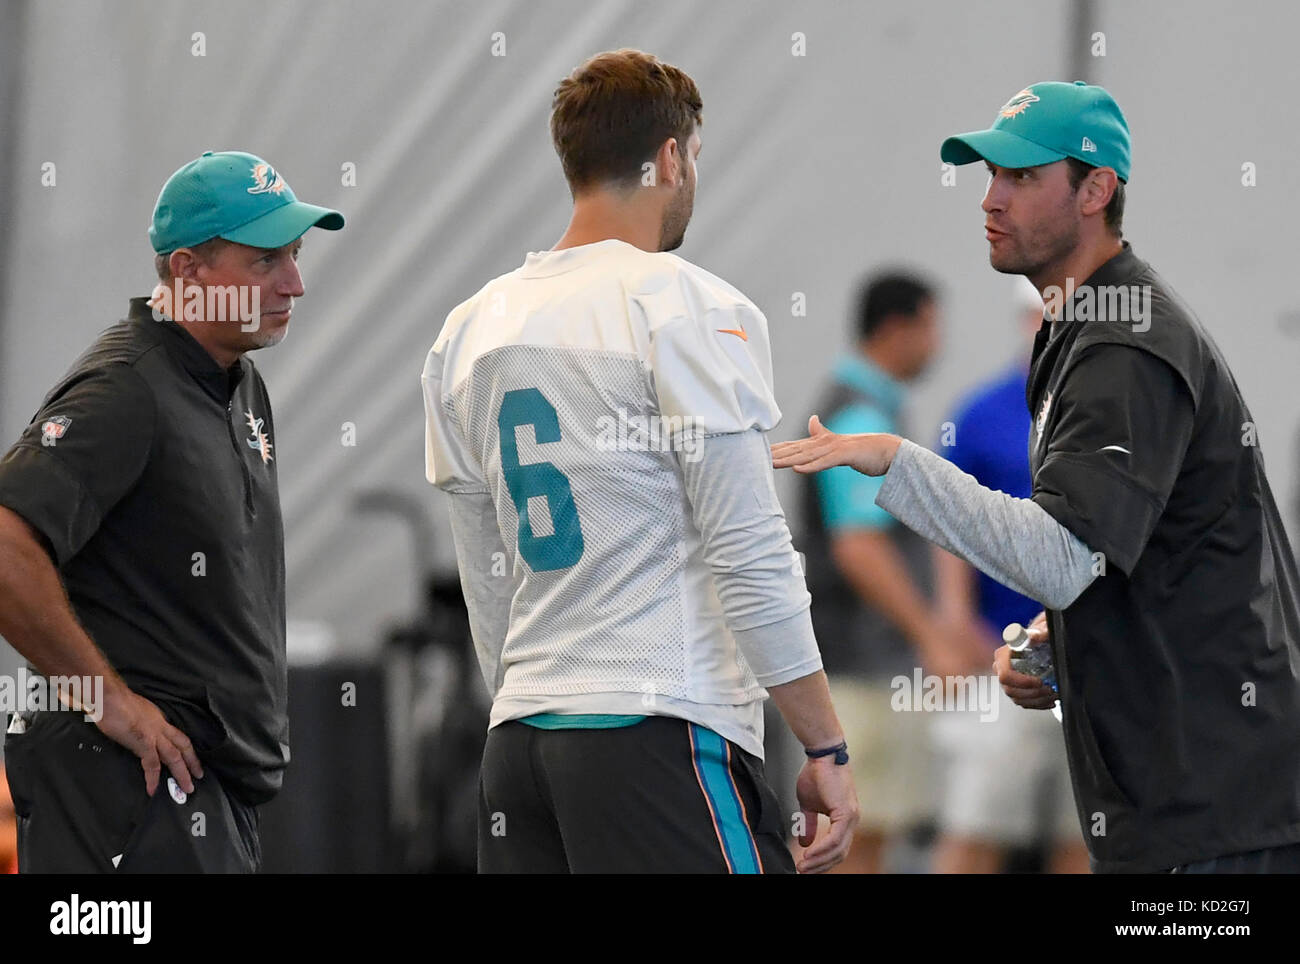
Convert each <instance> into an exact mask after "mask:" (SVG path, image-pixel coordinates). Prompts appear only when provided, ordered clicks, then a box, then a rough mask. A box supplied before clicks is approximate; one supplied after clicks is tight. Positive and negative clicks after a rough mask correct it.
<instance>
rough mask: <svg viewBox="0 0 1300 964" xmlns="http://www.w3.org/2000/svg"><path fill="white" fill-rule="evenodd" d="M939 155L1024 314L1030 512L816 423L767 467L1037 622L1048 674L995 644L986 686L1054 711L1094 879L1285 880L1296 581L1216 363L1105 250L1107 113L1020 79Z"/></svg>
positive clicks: (1241, 417)
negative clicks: (839, 480) (1031, 289)
mask: <svg viewBox="0 0 1300 964" xmlns="http://www.w3.org/2000/svg"><path fill="white" fill-rule="evenodd" d="M940 154H941V156H942V158H943V159H944V160H945V161H947V162H948V163H950V164H970V163H975V162H977V161H983V162H984V165H985V167H986V168H987V170H988V173H989V181H988V188H987V190H986V191H985V194H984V200H983V203H982V205H981V207H982V208H983V211H984V216H985V222H984V228H985V236H986V238H987V239H988V244H989V262H990V263H991V264H992V265H993V267H994V268H995V269H996V270H998V271H1001V272H1003V273H1007V274H1021V275H1024V276H1025V277H1027V278H1028V279H1029V280H1030V281H1031V282H1033V284H1034V285H1035V287H1037V289H1038V291H1039V293H1040V294H1041V295H1042V297H1043V301H1044V304H1045V305H1046V306H1047V313H1046V317H1045V318H1044V320H1043V325H1042V327H1041V328H1040V330H1039V332H1038V335H1037V337H1036V339H1035V341H1034V353H1033V360H1032V363H1031V368H1030V373H1029V382H1028V388H1027V402H1028V404H1029V411H1030V414H1031V415H1032V416H1033V421H1032V425H1031V428H1030V435H1029V455H1030V470H1031V474H1032V477H1033V489H1032V495H1031V497H1030V498H1027V499H1017V498H1012V497H1010V496H1006V495H1003V494H1002V493H998V492H993V491H992V490H990V489H986V488H985V487H983V486H981V485H980V484H979V483H978V482H977V481H976V480H975V479H974V478H973V477H972V476H969V475H966V474H965V473H963V472H961V471H960V470H958V469H957V468H956V467H955V466H953V465H952V464H951V463H949V462H947V461H945V460H944V459H942V458H940V457H939V456H937V455H935V454H934V453H932V452H929V451H927V450H926V449H923V448H921V447H920V446H918V445H915V444H913V443H912V442H909V441H906V440H904V439H901V438H899V437H898V436H896V435H889V434H864V435H836V434H835V433H832V432H827V431H826V430H825V429H824V428H823V427H822V426H821V424H820V423H819V422H818V420H817V418H816V417H815V416H814V418H813V419H812V420H811V421H810V423H809V431H810V433H811V437H810V438H808V439H803V440H800V441H796V442H787V443H783V444H780V445H776V446H774V447H773V450H772V451H773V459H774V464H775V465H776V466H777V467H778V468H780V467H787V466H788V467H793V468H795V469H796V471H799V472H816V471H819V470H821V469H824V468H827V467H830V466H832V465H852V466H853V467H854V468H856V469H857V470H858V471H860V472H863V473H864V474H866V475H873V476H878V475H884V476H885V481H884V482H883V483H882V485H881V487H880V491H879V494H878V495H877V497H876V504H877V505H879V506H881V507H882V508H884V509H885V510H887V511H888V512H889V513H890V514H891V515H893V516H894V517H895V518H897V519H899V520H900V521H902V522H903V523H905V524H906V525H908V526H910V527H911V528H913V529H915V530H916V531H917V532H919V533H920V534H921V535H923V536H925V537H926V538H928V539H930V540H932V541H934V542H936V543H938V544H939V545H941V546H942V547H943V548H945V549H947V550H949V551H950V552H953V553H954V554H956V555H958V556H960V557H962V558H963V559H965V560H967V561H968V562H970V563H971V564H972V565H974V566H976V567H977V568H979V569H980V570H982V571H983V572H985V573H987V574H988V575H989V576H991V577H992V578H994V579H996V580H998V581H999V582H1001V583H1003V584H1004V585H1006V586H1008V587H1010V588H1011V589H1014V590H1016V591H1017V592H1020V593H1022V594H1024V595H1026V596H1030V597H1031V598H1033V599H1036V600H1038V601H1039V602H1040V603H1042V604H1043V605H1044V607H1045V612H1044V613H1042V614H1040V615H1039V617H1038V618H1037V619H1036V620H1035V621H1034V623H1033V624H1032V625H1031V626H1030V630H1029V635H1030V638H1031V640H1033V641H1035V642H1037V643H1039V644H1043V643H1046V644H1047V645H1049V646H1050V651H1051V655H1052V663H1053V670H1052V671H1051V672H1050V673H1049V672H1045V673H1044V675H1043V676H1042V678H1040V677H1038V676H1031V675H1027V674H1025V673H1020V672H1016V671H1014V670H1012V668H1011V663H1010V653H1009V649H1008V647H1006V646H1004V647H1002V648H1001V649H999V650H998V652H997V656H996V660H995V663H994V670H995V672H997V674H998V678H999V680H1000V682H1001V684H1002V687H1003V689H1004V690H1005V691H1006V693H1007V695H1008V696H1009V697H1010V698H1011V699H1012V700H1013V701H1015V702H1016V703H1017V704H1019V705H1020V706H1022V707H1026V708H1029V709H1037V710H1043V709H1050V708H1053V707H1055V706H1056V705H1057V703H1058V702H1059V704H1060V706H1059V709H1060V711H1061V713H1062V723H1063V730H1064V738H1065V746H1066V752H1067V756H1068V758H1069V763H1070V775H1071V780H1072V782H1073V785H1074V797H1075V804H1076V807H1077V809H1078V813H1079V821H1080V824H1081V826H1082V829H1083V835H1084V838H1085V840H1086V842H1087V844H1088V849H1089V852H1090V856H1091V862H1092V867H1093V870H1095V871H1101V872H1118V871H1123V872H1153V871H1176V872H1185V873H1285V872H1290V873H1300V576H1298V575H1297V572H1296V564H1295V559H1294V557H1293V555H1292V553H1291V550H1290V547H1289V544H1288V542H1287V537H1286V533H1285V530H1284V529H1283V527H1282V522H1281V518H1280V516H1279V514H1278V510H1277V505H1276V503H1275V501H1274V499H1273V494H1272V491H1271V489H1270V488H1269V484H1268V478H1267V476H1266V475H1265V473H1264V460H1263V455H1262V453H1261V450H1260V446H1259V441H1258V438H1257V437H1256V434H1255V421H1254V419H1253V418H1252V417H1251V414H1250V410H1249V409H1248V408H1247V406H1246V403H1245V401H1244V400H1243V398H1242V396H1241V393H1240V391H1239V390H1238V388H1237V385H1236V382H1235V381H1234V380H1233V377H1232V374H1231V372H1230V371H1229V368H1228V364H1227V362H1226V361H1225V360H1224V358H1223V355H1222V354H1221V353H1220V351H1219V349H1218V347H1217V346H1216V345H1215V344H1214V341H1213V340H1212V339H1211V338H1210V336H1209V335H1208V334H1207V333H1206V332H1205V330H1204V328H1203V327H1202V326H1201V323H1200V321H1199V320H1198V319H1197V318H1196V316H1195V315H1194V314H1193V313H1192V311H1191V309H1190V308H1188V307H1187V305H1186V304H1185V303H1184V302H1183V301H1182V300H1181V299H1180V298H1179V297H1178V295H1177V294H1176V293H1175V292H1174V291H1173V290H1172V288H1170V286H1169V285H1168V283H1167V282H1165V281H1164V279H1162V278H1161V277H1160V275H1159V274H1157V273H1156V271H1155V270H1154V269H1153V268H1152V267H1151V266H1150V265H1149V264H1147V263H1146V262H1145V261H1143V260H1142V259H1140V258H1138V256H1137V255H1136V254H1135V253H1134V252H1133V249H1132V247H1131V246H1130V245H1129V243H1128V242H1127V241H1125V240H1123V237H1122V218H1123V212H1124V190H1125V185H1126V184H1127V183H1128V180H1129V173H1130V157H1131V151H1130V145H1129V129H1128V124H1127V123H1126V121H1125V120H1124V115H1123V114H1122V113H1121V111H1120V109H1119V106H1118V105H1117V104H1116V103H1115V101H1114V99H1113V98H1112V97H1111V95H1110V94H1109V93H1108V92H1106V91H1105V90H1103V89H1102V88H1100V87H1093V86H1089V85H1087V84H1083V83H1076V84H1064V83H1042V84H1034V85H1033V86H1031V87H1026V88H1025V89H1024V90H1021V91H1020V92H1019V93H1017V94H1016V95H1015V96H1013V97H1012V98H1011V99H1010V100H1008V101H1007V102H1006V103H1005V104H1003V105H1002V107H1001V108H999V110H998V112H997V116H996V117H995V118H994V121H993V124H992V126H991V127H990V128H988V129H987V130H982V131H974V132H971V133H968V134H958V135H956V136H955V137H950V138H948V139H947V140H946V141H944V143H943V146H942V147H941V149H940ZM1008 629H1009V630H1011V634H1012V635H1014V634H1015V633H1017V632H1018V630H1017V628H1015V627H1014V626H1013V627H1008ZM1016 765H1017V762H1016V761H1015V760H1014V759H1008V760H1007V761H1006V766H1009V767H1010V766H1016Z"/></svg>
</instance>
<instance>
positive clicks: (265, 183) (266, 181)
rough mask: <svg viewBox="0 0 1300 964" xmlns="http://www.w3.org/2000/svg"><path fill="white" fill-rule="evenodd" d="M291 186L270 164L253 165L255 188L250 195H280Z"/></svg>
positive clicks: (253, 187)
mask: <svg viewBox="0 0 1300 964" xmlns="http://www.w3.org/2000/svg"><path fill="white" fill-rule="evenodd" d="M288 186H289V185H288V184H286V183H285V181H284V178H282V177H280V175H279V174H277V173H276V170H275V168H273V167H272V166H271V165H270V164H254V165H253V186H252V187H250V188H249V189H248V193H249V194H280V193H281V192H283V191H284V189H285V188H286V187H288Z"/></svg>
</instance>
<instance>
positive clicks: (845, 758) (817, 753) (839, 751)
mask: <svg viewBox="0 0 1300 964" xmlns="http://www.w3.org/2000/svg"><path fill="white" fill-rule="evenodd" d="M803 752H804V753H805V754H807V756H808V759H810V760H816V759H819V758H821V757H824V756H830V755H831V754H832V753H834V754H835V765H836V766H837V767H842V766H844V764H846V763H848V762H849V744H848V742H847V741H843V742H841V743H839V744H838V745H836V746H828V747H826V749H824V750H809V749H807V748H805V749H804V751H803Z"/></svg>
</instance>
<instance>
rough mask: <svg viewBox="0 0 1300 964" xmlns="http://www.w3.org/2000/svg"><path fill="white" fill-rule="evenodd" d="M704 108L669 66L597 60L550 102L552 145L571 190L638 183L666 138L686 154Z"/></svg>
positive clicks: (629, 54) (611, 55) (635, 58)
mask: <svg viewBox="0 0 1300 964" xmlns="http://www.w3.org/2000/svg"><path fill="white" fill-rule="evenodd" d="M703 108H704V103H703V101H702V100H700V91H699V88H697V87H696V86H695V81H693V80H691V78H690V77H688V76H687V75H686V74H685V73H683V72H682V71H680V70H678V69H677V68H676V67H673V66H672V65H671V64H665V63H662V62H661V61H660V60H659V59H658V58H656V57H654V56H653V55H651V54H647V53H644V52H643V51H640V50H632V49H629V48H624V49H622V50H613V51H606V52H605V53H600V54H596V56H594V57H592V58H591V59H590V60H588V61H587V62H586V63H584V64H582V65H580V66H579V67H578V68H576V69H575V70H574V71H573V73H571V74H570V75H569V76H568V77H566V78H564V80H562V81H560V83H559V86H557V87H556V88H555V96H554V97H553V98H552V100H551V140H552V141H553V142H554V143H555V153H557V154H559V155H560V163H561V164H563V165H564V176H565V177H566V178H567V179H568V181H569V189H570V190H571V191H573V192H574V193H575V194H576V193H577V192H578V191H580V190H583V189H584V188H587V187H591V186H593V185H596V184H602V183H608V182H613V183H615V184H620V185H630V184H632V183H635V182H638V181H639V180H640V177H641V165H642V164H643V163H644V162H646V161H647V160H649V159H650V158H652V157H654V155H655V152H656V151H658V150H659V147H660V146H661V145H662V144H663V142H664V141H666V140H668V138H670V137H675V138H677V144H678V146H679V147H680V148H681V150H682V151H683V152H684V151H685V149H686V141H687V139H688V138H689V137H690V136H691V133H692V132H693V131H694V129H695V125H697V124H702V123H703V122H704V121H703V117H702V115H701V111H702V110H703Z"/></svg>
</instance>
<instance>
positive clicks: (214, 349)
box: [176, 321, 244, 369]
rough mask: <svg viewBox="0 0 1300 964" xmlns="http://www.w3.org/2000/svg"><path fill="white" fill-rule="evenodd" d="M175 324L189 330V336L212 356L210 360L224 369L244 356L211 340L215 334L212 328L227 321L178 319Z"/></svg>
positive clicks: (240, 352)
mask: <svg viewBox="0 0 1300 964" xmlns="http://www.w3.org/2000/svg"><path fill="white" fill-rule="evenodd" d="M176 324H178V325H180V326H181V327H182V328H184V329H185V330H186V331H187V332H189V335H190V337H191V338H193V339H194V340H195V341H197V342H198V343H199V344H200V345H202V346H203V350H204V351H206V352H207V353H208V354H209V355H211V356H212V360H213V361H214V362H216V363H217V364H218V365H220V366H221V367H222V368H224V369H229V368H230V367H231V366H233V365H235V364H237V363H238V361H239V359H240V358H242V357H243V356H244V353H243V352H242V351H235V350H234V349H233V348H227V347H225V346H224V345H221V344H219V343H217V342H216V341H214V340H213V335H214V334H215V332H214V331H213V329H214V328H216V326H217V325H222V324H229V322H221V321H218V322H215V323H209V322H206V321H178V322H176Z"/></svg>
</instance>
